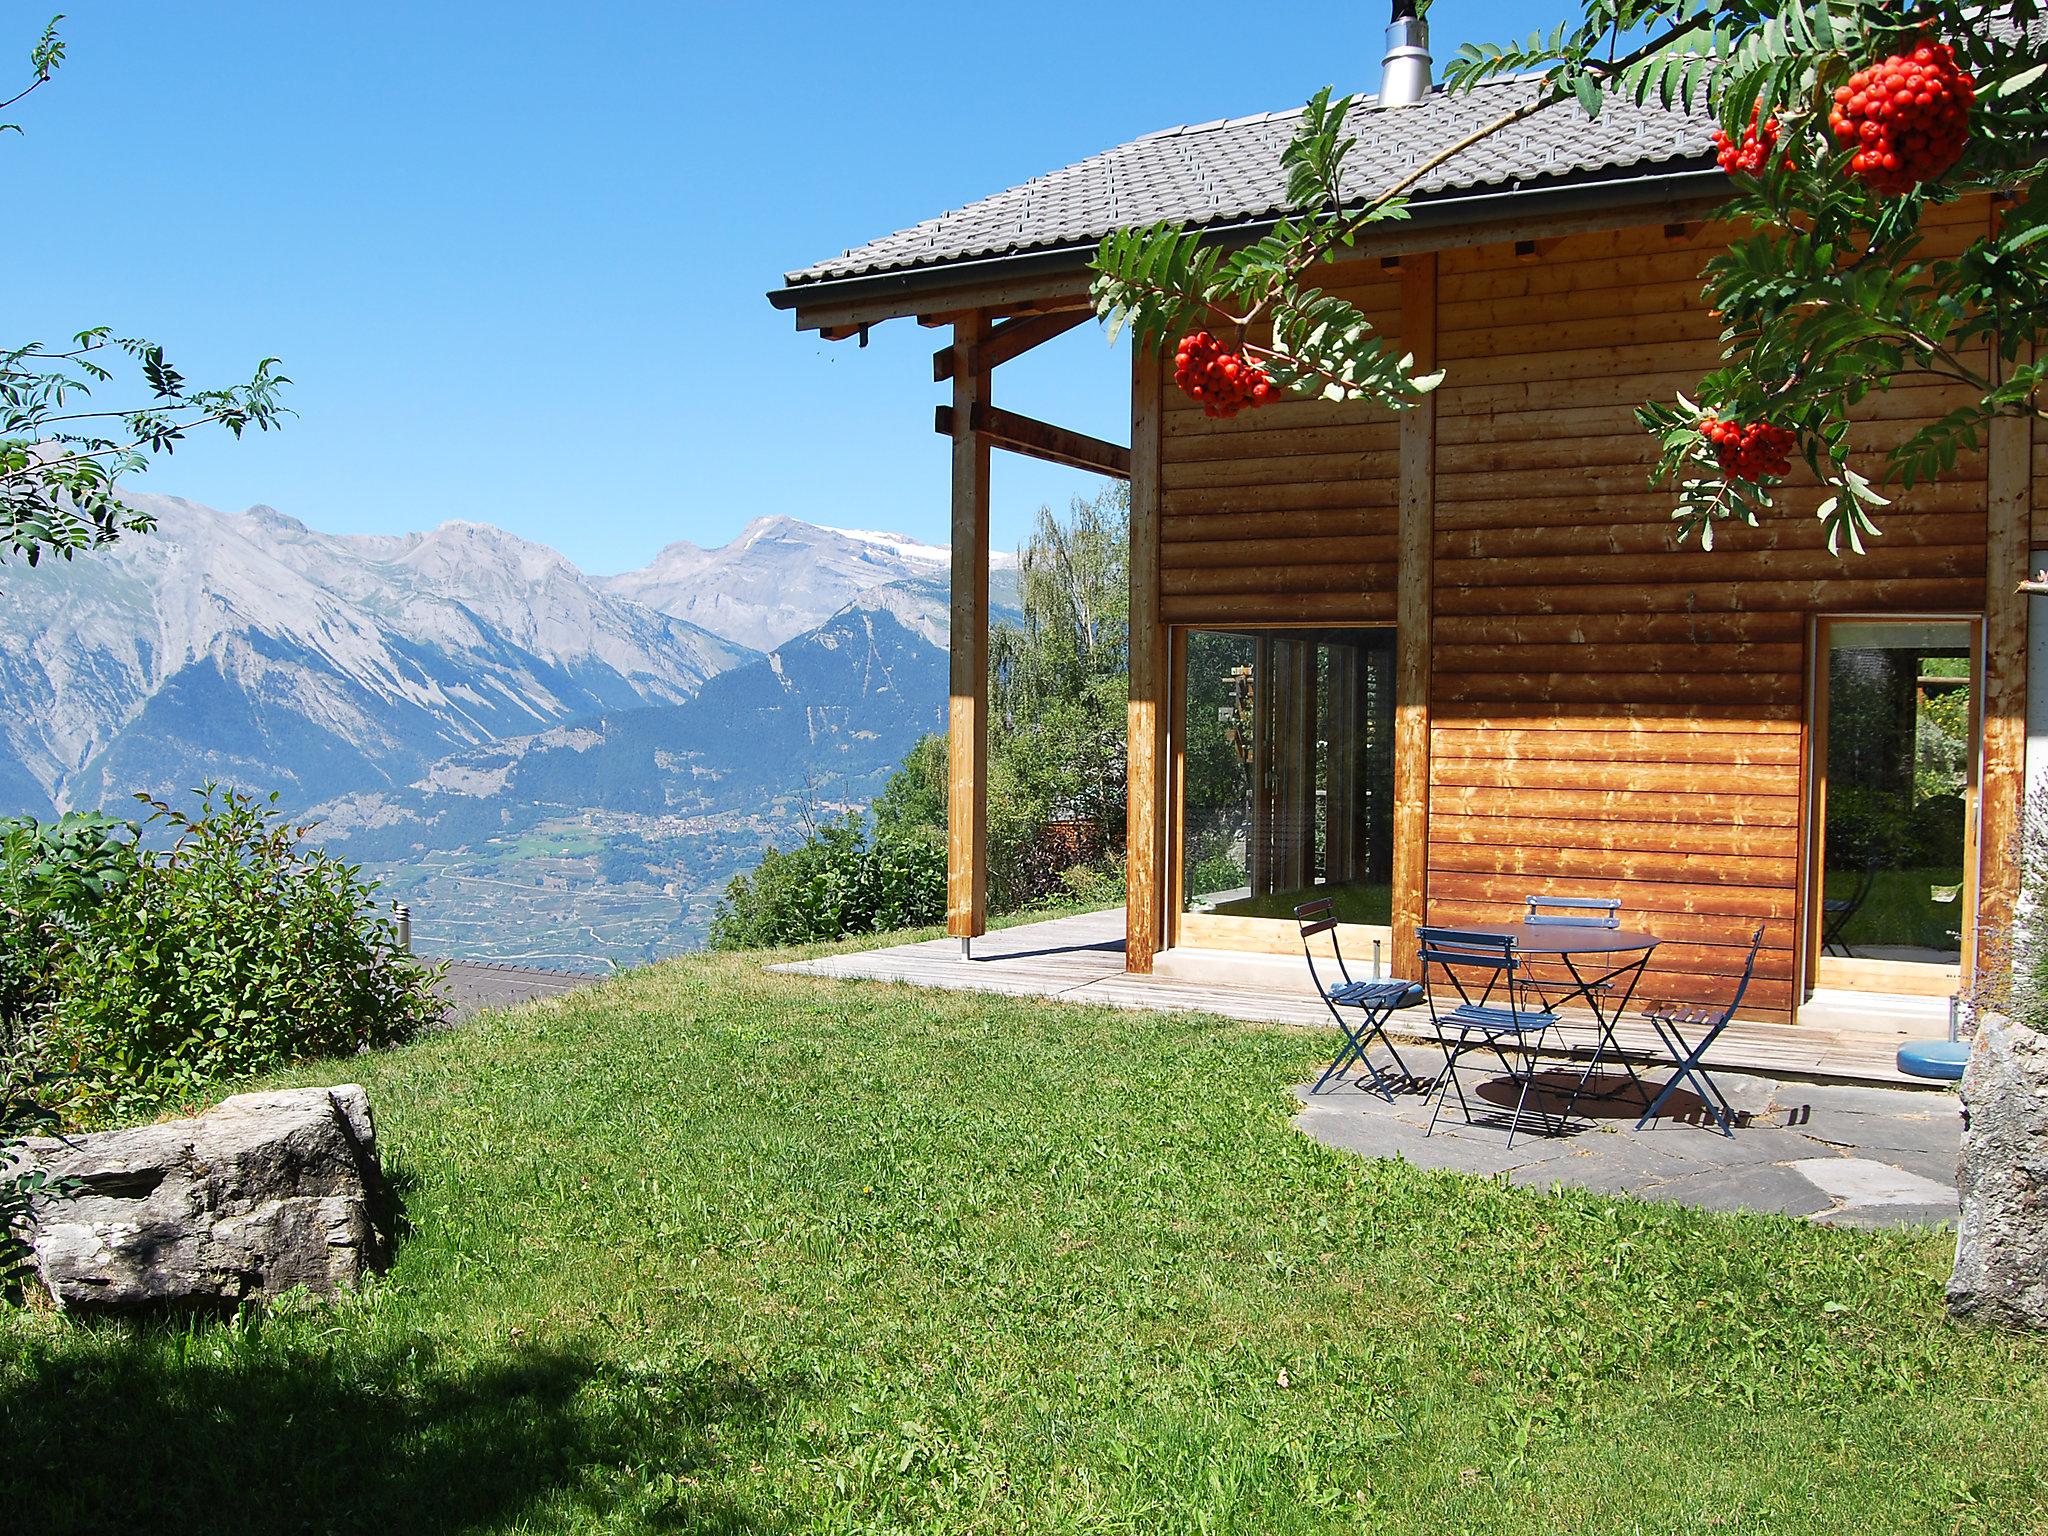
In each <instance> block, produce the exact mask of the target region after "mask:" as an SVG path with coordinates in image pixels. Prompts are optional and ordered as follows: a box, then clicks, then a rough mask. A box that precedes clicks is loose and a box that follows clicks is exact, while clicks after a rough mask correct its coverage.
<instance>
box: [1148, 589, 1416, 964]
mask: <svg viewBox="0 0 2048 1536" xmlns="http://www.w3.org/2000/svg"><path fill="white" fill-rule="evenodd" d="M1181 645H1182V647H1183V649H1182V651H1181V662H1180V666H1179V668H1178V671H1179V673H1180V677H1181V683H1180V697H1179V698H1178V699H1177V700H1176V704H1177V721H1178V732H1177V740H1176V748H1177V754H1176V758H1177V763H1178V767H1179V774H1178V778H1179V784H1180V791H1181V792H1180V805H1179V815H1178V817H1177V819H1176V824H1177V826H1178V829H1179V837H1178V839H1177V842H1178V850H1177V853H1178V858H1179V861H1180V863H1179V891H1180V907H1181V911H1182V913H1183V914H1185V915H1186V916H1187V917H1191V918H1194V919H1195V922H1194V923H1193V924H1187V923H1185V922H1184V923H1183V924H1182V927H1183V928H1185V929H1187V930H1189V933H1190V938H1191V939H1193V941H1195V942H1201V941H1202V940H1201V938H1200V936H1199V930H1201V928H1202V920H1203V919H1211V918H1217V919H1269V920H1280V921H1282V922H1284V924H1285V928H1284V929H1283V930H1279V931H1277V932H1276V934H1275V938H1276V946H1275V947H1279V942H1277V941H1290V940H1291V938H1292V934H1293V909H1294V908H1295V907H1296V906H1297V905H1299V904H1300V903H1302V902H1304V901H1308V900H1311V899H1313V898H1315V897H1318V896H1328V897H1330V898H1331V899H1332V900H1333V901H1335V903H1336V907H1337V916H1338V918H1339V919H1340V920H1341V921H1343V922H1347V923H1356V924H1368V925H1374V926H1383V925H1385V924H1386V922H1387V921H1388V911H1389V903H1390V893H1391V890H1392V879H1393V847H1394V751H1393V747H1394V635H1393V631H1392V630H1386V629H1331V630H1298V629H1275V630H1257V631H1222V630H1190V631H1186V632H1185V633H1184V634H1183V635H1182V637H1181ZM1218 931H1219V930H1218V928H1217V926H1216V925H1215V924H1211V925H1210V927H1209V935H1210V936H1211V937H1213V936H1214V935H1215V934H1216V933H1217V932H1218Z"/></svg>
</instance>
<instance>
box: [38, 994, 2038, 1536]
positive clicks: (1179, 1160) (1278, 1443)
mask: <svg viewBox="0 0 2048 1536" xmlns="http://www.w3.org/2000/svg"><path fill="white" fill-rule="evenodd" d="M1326 1046H1327V1042H1326V1041H1325V1040H1324V1039H1323V1038H1321V1037H1320V1036H1317V1035H1311V1034H1308V1033H1301V1032H1294V1033H1290V1032H1285V1031H1280V1030H1273V1029H1264V1028H1256V1027H1250V1026H1244V1025H1238V1024H1234V1023H1228V1022H1224V1021H1219V1020H1203V1019H1192V1018H1186V1017H1163V1016H1161V1017H1150V1016H1143V1015H1136V1014H1127V1013H1120V1012H1113V1011H1107V1010H1095V1009H1082V1008H1072V1007H1061V1006H1057V1005H1049V1004H1039V1003H1032V1002H1026V1001H1020V1000H1012V999H1006V998H997V997H989V996H971V995H966V994H945V993H929V992H913V991H909V990H904V989H894V988H886V987H880V986H875V985H870V984H860V983H845V984H834V983H827V982H821V981H816V980H810V979H798V978H787V977H768V976H764V975H762V974H760V973H759V971H758V970H756V969H755V968H754V967H753V966H752V965H750V964H748V963H745V962H742V961H739V960H734V959H715V958H714V959H703V960H690V961H683V962H676V963H671V964H668V965H665V966H662V967H658V968H655V969H652V970H649V971H644V972H640V973H636V974H633V975H629V976H626V977H624V978H621V979H619V980H617V981H615V982H612V983H610V984H607V985H606V986H604V987H602V988H599V989H596V990H593V991H590V992H585V993H581V994H577V995H573V996H570V997H566V998H561V999H556V1000H553V1001H550V1002H547V1003H543V1004H540V1005H537V1006H534V1007H530V1008H527V1009H523V1010H520V1011H518V1012H512V1013H505V1014H498V1015H493V1016H488V1017H486V1018H485V1019H483V1020H481V1021H479V1022H478V1023H476V1024H475V1025H473V1026H470V1027H467V1028H465V1029H463V1030H461V1031H459V1032H455V1033H450V1034H445V1035H441V1036H437V1037H435V1038H433V1039H429V1040H426V1041H423V1042H421V1043H419V1044H417V1045H415V1046H412V1047H410V1048H408V1049H406V1050H403V1051H399V1052H394V1053H391V1054H388V1055H383V1056H378V1057H370V1058H362V1059H358V1060H354V1061H350V1062H347V1063H345V1064H341V1065H331V1066H328V1067H325V1068H316V1069H309V1070H307V1071H305V1072H303V1073H301V1074H298V1075H297V1079H298V1080H300V1081H306V1082H318V1081H334V1080H337V1079H342V1078H358V1079H360V1080H361V1081H363V1082H365V1083H367V1084H368V1085H369V1088H370V1092H371V1095H372V1098H373V1101H374V1103H375V1105H376V1107H377V1111H378V1115H379V1118H380V1122H381V1129H382V1135H383V1139H384V1146H385V1152H386V1157H387V1161H388V1162H389V1164H390V1165H391V1167H392V1168H393V1170H394V1172H395V1173H396V1175H397V1176H398V1177H399V1179H400V1180H401V1181H402V1186H403V1191H404V1198H405V1202H406V1207H407V1216H408V1220H409V1222H410V1225H411V1228H412V1231H411V1235H410V1237H409V1238H408V1239H407V1241H406V1242H405V1243H404V1245H403V1247H402V1248H401V1249H400V1252H399V1255H398V1260H397V1264H396V1267H395V1268H394V1269H393V1271H392V1273H391V1274H390V1275H389V1277H388V1278H386V1279H385V1280H383V1281H382V1282H380V1283H378V1284H377V1285H376V1286H375V1287H373V1288H372V1289H371V1290H370V1291H369V1292H367V1293H366V1294H365V1295H363V1296H361V1297H360V1298H356V1299H352V1300H350V1301H349V1302H347V1303H345V1304H343V1305H341V1306H339V1307H337V1308H335V1309H332V1310H321V1309H317V1308H312V1307H304V1308H286V1309H284V1310H283V1311H281V1312H279V1313H276V1314H273V1315H271V1316H269V1317H267V1318H263V1319H260V1320H250V1321H245V1322H242V1323H239V1324H235V1325H220V1324H195V1325H189V1326H181V1327H174V1326H166V1325H158V1326H152V1327H144V1328H127V1327H117V1326H102V1327H78V1326H73V1325H69V1324H65V1323H63V1322H61V1321H59V1320H58V1319H56V1318H53V1317H51V1316H49V1315H47V1314H41V1313H25V1312H14V1313H12V1314H8V1315H4V1316H0V1509H4V1510H5V1511H6V1512H7V1517H6V1520H5V1526H6V1528H7V1529H9V1530H19V1531H21V1532H24V1533H35V1536H51V1533H56V1532H70V1531H94V1532H97V1531H112V1530H127V1529H150V1530H164V1531H172V1530H176V1531H185V1530H221V1531H233V1532H264V1531H302V1530H306V1531H312V1530H322V1531H324V1530H336V1531H350V1532H356V1531H398V1532H406V1531H416V1530H417V1531H434V1530H463V1531H554V1530H647V1531H732V1532H738V1531H768V1532H773V1531H797V1530H826V1531H919V1532H924V1531H960V1532H984V1531H986V1532H996V1531H1004V1532H1009V1531H1027V1530H1028V1531H1033V1532H1041V1531H1043V1532H1061V1531H1111V1532H1130V1533H1148V1536H1149V1533H1158V1532H1182V1531H1186V1532H1246V1533H1275V1532H1295V1531H1371V1532H1385V1531H1392V1532H1420V1531H1432V1532H1493V1531H1498V1532H1512V1533H1515V1536H1528V1533H1532V1532H1552V1531H1585V1532H1621V1531H1647V1532H1660V1533H1661V1532H1669V1531H1676V1530H1679V1529H1682V1528H1684V1529H1694V1528H1705V1529H1712V1530H1715V1531H1728V1532H1772V1533H1780V1532H1830V1533H1836V1532H1858V1533H1871V1536H1874V1533H1878V1532H1887V1533H1888V1532H1899V1531H1923V1530H1924V1531H1938V1532H1958V1531H1967V1532H1999V1533H2016V1532H2027V1531H2043V1530H2048V1454H2044V1453H2043V1450H2042V1447H2043V1444H2044V1441H2048V1370H2044V1367H2048V1345H2044V1343H2043V1342H2041V1341H2032V1340H2020V1339H2015V1338H2011V1337H2006V1336H1999V1335H1993V1334H1986V1333H1981V1332H1975V1331H1964V1330H1959V1329H1956V1328H1953V1327H1951V1326H1950V1325H1949V1324H1948V1323H1947V1322H1946V1321H1945V1320H1944V1317H1943V1313H1942V1310H1941V1304H1940V1286H1941V1281H1942V1279H1943V1278H1944V1276H1945V1275H1946V1272H1947V1268H1948V1263H1949V1258H1950V1253H1951V1244H1950V1240H1949V1239H1948V1238H1947V1237H1945V1236H1943V1235H1941V1234H1938V1233H1881V1234H1867V1233H1855V1232H1831V1231H1826V1230H1821V1229H1818V1228H1814V1227H1810V1226H1807V1225H1805V1224H1803V1223H1800V1222H1797V1221H1793V1220H1786V1219H1776V1218H1731V1217H1718V1216H1710V1215H1705V1214H1701V1213H1697V1212H1691V1211H1684V1210H1677V1209H1668V1208H1661V1207H1653V1206H1647V1205H1637V1204H1632V1203H1630V1202H1627V1201H1620V1200H1609V1199H1599V1198H1595V1197H1592V1196H1588V1195H1580V1194H1571V1193H1566V1194H1559V1195H1554V1196H1543V1195H1535V1194H1529V1193H1524V1192H1518V1191H1515V1190H1511V1189H1507V1188H1503V1187H1499V1186H1496V1185H1493V1184H1490V1183H1484V1182H1474V1181H1469V1180H1464V1179H1459V1178H1455V1177H1451V1176H1447V1175H1434V1174H1427V1173H1421V1172H1418V1171H1416V1170H1414V1169H1412V1168H1410V1167H1407V1166H1405V1165H1401V1164H1375V1163H1370V1162H1366V1161H1364V1160H1361V1159H1357V1158H1353V1157H1349V1156H1345V1155H1343V1154H1340V1153H1336V1152H1333V1151H1329V1150H1327V1149H1325V1148H1323V1147H1321V1146H1319V1145H1317V1144H1315V1143H1313V1142H1311V1141H1309V1140H1307V1139H1306V1138H1305V1137H1302V1136H1300V1135H1298V1134H1296V1133H1295V1132H1294V1131H1293V1130H1291V1129H1290V1128H1289V1125H1288V1119H1289V1114H1290V1101H1289V1097H1288V1087H1289V1085H1290V1084H1291V1083H1294V1082H1296V1081H1298V1080H1300V1079H1301V1078H1303V1077H1304V1076H1305V1075H1307V1074H1308V1073H1309V1072H1310V1070H1311V1069H1312V1068H1313V1067H1315V1066H1316V1065H1318V1064H1319V1061H1320V1059H1321V1057H1322V1056H1323V1054H1324V1052H1325V1049H1326Z"/></svg>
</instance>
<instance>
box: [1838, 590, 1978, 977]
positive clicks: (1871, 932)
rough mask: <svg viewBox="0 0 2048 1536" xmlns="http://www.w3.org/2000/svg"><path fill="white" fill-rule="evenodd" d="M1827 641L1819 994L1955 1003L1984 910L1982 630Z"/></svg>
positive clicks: (1942, 623) (1847, 624) (1866, 632)
mask: <svg viewBox="0 0 2048 1536" xmlns="http://www.w3.org/2000/svg"><path fill="white" fill-rule="evenodd" d="M1820 637H1821V642H1822V643H1821V645H1820V647H1819V648H1818V658H1819V663H1820V676H1819V677H1818V678H1817V679H1816V687H1815V715H1816V718H1815V722H1814V724H1815V732H1814V754H1815V764H1816V769H1817V777H1816V785H1815V800H1816V806H1815V810H1816V820H1817V823H1818V838H1817V846H1816V849H1815V860H1814V863H1815V876H1816V878H1815V880H1814V882H1813V888H1812V889H1811V890H1810V893H1809V895H1810V899H1811V901H1812V917H1813V930H1812V939H1813V951H1814V955H1815V961H1816V963H1815V967H1814V977H1815V980H1816V982H1817V983H1818V984H1819V985H1821V986H1824V987H1825V986H1839V987H1847V988H1852V989H1856V990H1866V991H1893V992H1915V993H1932V994H1937V995H1940V994H1946V993H1949V992H1953V991H1954V990H1955V989H1956V988H1957V987H1958V986H1959V985H1960V984H1961V977H1962V964H1963V956H1964V953H1965V951H1966V949H1967V947H1968V945H1969V941H1970V937H1971V916H1972V912H1973V910H1974V906H1975V902H1974V894H1975V889H1974V888H1975V883H1976V882H1975V879H1974V868H1973V864H1974V859H1973V847H1974V832H1975V815H1976V797H1977V764H1978V756H1979V731H1978V701H1977V676H1976V655H1977V625H1976V622H1975V621H1974V620H1970V619H1831V620H1825V621H1823V622H1822V625H1821V629H1820Z"/></svg>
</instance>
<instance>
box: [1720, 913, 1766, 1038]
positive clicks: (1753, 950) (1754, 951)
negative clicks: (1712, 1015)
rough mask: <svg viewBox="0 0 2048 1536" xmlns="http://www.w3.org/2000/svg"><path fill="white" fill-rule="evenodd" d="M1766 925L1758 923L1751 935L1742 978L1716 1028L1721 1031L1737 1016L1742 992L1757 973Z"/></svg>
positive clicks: (1746, 989)
mask: <svg viewBox="0 0 2048 1536" xmlns="http://www.w3.org/2000/svg"><path fill="white" fill-rule="evenodd" d="M1763 947H1764V925H1763V924H1762V923H1758V924H1757V925H1756V932H1755V933H1753V934H1751V935H1750V936H1749V959H1748V960H1746V961H1744V962H1743V966H1742V979H1741V980H1740V981H1738V982H1736V983H1735V995H1734V996H1733V997H1731V998H1729V999H1728V1010H1727V1012H1725V1013H1723V1014H1722V1015H1721V1018H1720V1022H1719V1023H1717V1024H1715V1026H1714V1030H1715V1032H1716V1033H1719V1032H1720V1031H1721V1030H1722V1029H1724V1028H1726V1027H1727V1024H1728V1021H1729V1020H1730V1019H1732V1018H1734V1017H1735V1010H1736V1009H1738V1008H1740V1007H1741V1006H1742V994H1743V993H1745V992H1747V991H1748V990H1749V978H1750V977H1752V976H1754V975H1755V974H1756V957H1757V956H1758V955H1759V954H1761V953H1762V952H1763Z"/></svg>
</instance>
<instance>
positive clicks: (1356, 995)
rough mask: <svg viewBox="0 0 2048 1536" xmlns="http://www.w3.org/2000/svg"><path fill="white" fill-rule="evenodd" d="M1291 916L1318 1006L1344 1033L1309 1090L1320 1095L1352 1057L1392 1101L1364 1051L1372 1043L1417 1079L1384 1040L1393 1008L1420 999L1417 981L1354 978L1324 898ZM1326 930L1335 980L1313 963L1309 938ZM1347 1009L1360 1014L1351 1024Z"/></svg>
mask: <svg viewBox="0 0 2048 1536" xmlns="http://www.w3.org/2000/svg"><path fill="white" fill-rule="evenodd" d="M1294 920H1295V922H1296V923H1297V924H1299V925H1300V927H1301V952H1302V953H1303V954H1304V955H1306V956H1307V957H1308V974H1309V976H1310V978H1311V979H1312V980H1313V981H1314V982H1315V984H1316V991H1317V992H1318V993H1320V994H1321V996H1322V999H1323V1005H1324V1006H1325V1007H1326V1008H1328V1009H1329V1010H1330V1017H1331V1018H1333V1019H1335V1020H1336V1021H1337V1028H1338V1029H1340V1030H1342V1031H1343V1033H1344V1044H1343V1046H1342V1048H1341V1049H1339V1050H1338V1052H1337V1056H1336V1059H1335V1060H1334V1061H1332V1062H1331V1063H1330V1064H1329V1066H1327V1067H1325V1068H1324V1069H1323V1075H1322V1076H1321V1077H1319V1078H1317V1079H1316V1085H1315V1087H1313V1088H1311V1089H1310V1090H1309V1092H1311V1093H1320V1092H1321V1091H1322V1087H1323V1084H1325V1083H1327V1082H1328V1081H1329V1080H1330V1079H1331V1078H1332V1077H1334V1076H1336V1075H1337V1074H1338V1073H1340V1072H1342V1071H1343V1070H1344V1068H1345V1067H1347V1066H1349V1065H1350V1064H1351V1063H1352V1062H1354V1061H1355V1062H1357V1063H1358V1064H1359V1065H1360V1066H1361V1067H1363V1068H1365V1070H1366V1071H1367V1072H1368V1073H1370V1074H1371V1075H1372V1088H1373V1091H1374V1092H1375V1093H1378V1094H1380V1095H1381V1096H1382V1097H1384V1098H1385V1099H1386V1101H1387V1102H1388V1103H1389V1104H1391V1103H1393V1102H1394V1090H1393V1087H1392V1085H1391V1084H1390V1083H1389V1082H1388V1081H1387V1078H1386V1075H1385V1074H1384V1073H1382V1072H1381V1071H1380V1069H1379V1068H1378V1067H1376V1066H1374V1065H1373V1062H1372V1057H1371V1055H1370V1054H1369V1053H1370V1051H1371V1049H1372V1047H1373V1046H1374V1045H1376V1044H1377V1045H1384V1046H1385V1047H1386V1048H1387V1051H1388V1053H1389V1054H1390V1055H1392V1056H1393V1058H1394V1065H1395V1066H1397V1067H1399V1068H1400V1069H1401V1077H1402V1078H1403V1079H1404V1080H1405V1081H1407V1082H1410V1083H1412V1082H1414V1081H1416V1078H1415V1074H1414V1073H1412V1072H1410V1071H1409V1070H1408V1063H1407V1062H1406V1061H1404V1060H1402V1059H1401V1052H1400V1050H1399V1049H1398V1048H1397V1047H1396V1046H1395V1045H1394V1042H1393V1041H1392V1040H1390V1039H1388V1038H1387V1030H1386V1024H1387V1020H1388V1019H1389V1018H1390V1017H1392V1015H1393V1014H1394V1012H1395V1010H1397V1009H1401V1008H1413V1007H1414V1006H1415V1005H1416V1004H1417V1003H1419V1002H1421V1001H1422V986H1421V983H1419V982H1413V981H1394V980H1390V979H1377V980H1372V981H1357V980H1354V979H1353V978H1352V975H1351V968H1350V967H1349V966H1348V965H1346V964H1345V963H1344V949H1343V946H1342V945H1340V944H1339V943H1338V942H1337V916H1336V907H1335V906H1334V904H1332V903H1331V902H1330V901H1329V899H1328V898H1323V899H1321V900H1317V901H1307V902H1303V903H1302V904H1301V905H1300V906H1298V907H1296V908H1295V909H1294ZM1325 933H1327V934H1328V935H1329V936H1330V955H1331V957H1332V958H1333V959H1334V960H1335V961H1336V965H1337V974H1338V976H1339V977H1341V978H1342V979H1341V980H1339V981H1336V982H1327V981H1325V980H1324V979H1323V972H1322V969H1321V967H1319V966H1318V965H1317V964H1316V952H1315V946H1314V945H1313V944H1312V943H1311V942H1310V941H1311V940H1313V939H1315V938H1316V937H1317V936H1319V935H1321V934H1325ZM1347 1008H1348V1009H1352V1010H1355V1011H1356V1013H1357V1014H1358V1016H1359V1021H1358V1023H1357V1024H1356V1025H1355V1026H1354V1025H1353V1024H1351V1023H1350V1022H1348V1021H1347V1020H1346V1018H1345V1016H1344V1010H1345V1009H1347Z"/></svg>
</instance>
